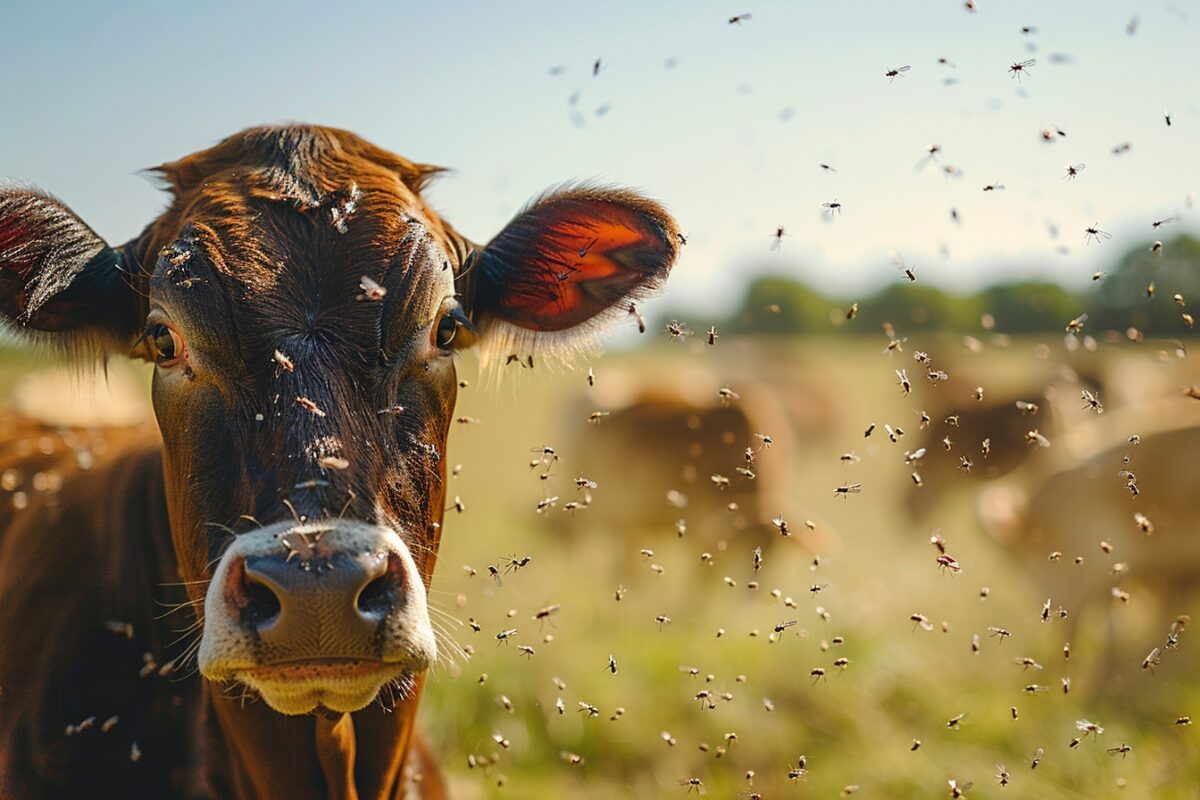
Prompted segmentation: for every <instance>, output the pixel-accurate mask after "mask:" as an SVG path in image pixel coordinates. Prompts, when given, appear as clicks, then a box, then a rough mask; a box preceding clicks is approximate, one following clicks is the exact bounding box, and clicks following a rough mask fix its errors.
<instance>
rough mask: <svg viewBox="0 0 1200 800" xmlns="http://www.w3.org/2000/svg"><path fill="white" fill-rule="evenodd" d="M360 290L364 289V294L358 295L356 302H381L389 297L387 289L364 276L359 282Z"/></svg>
mask: <svg viewBox="0 0 1200 800" xmlns="http://www.w3.org/2000/svg"><path fill="white" fill-rule="evenodd" d="M358 288H360V289H362V292H363V293H362V294H360V295H358V296H357V297H356V298H354V299H355V300H369V301H371V302H379V301H380V300H382V299H383V298H384V297H385V296H386V295H387V289H385V288H383V287H382V286H380V285H379V284H378V283H376V282H375V281H373V280H371V279H370V278H369V277H367V276H366V275H363V276H362V278H361V279H360V280H359V282H358Z"/></svg>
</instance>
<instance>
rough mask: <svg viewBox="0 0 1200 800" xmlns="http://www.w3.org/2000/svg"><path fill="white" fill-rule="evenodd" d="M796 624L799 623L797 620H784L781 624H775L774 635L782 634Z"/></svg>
mask: <svg viewBox="0 0 1200 800" xmlns="http://www.w3.org/2000/svg"><path fill="white" fill-rule="evenodd" d="M797 622H799V620H794V619H789V620H784V621H783V622H777V623H775V633H783V632H784V631H786V630H787V629H788V628H791V627H793V626H794V625H796V623H797Z"/></svg>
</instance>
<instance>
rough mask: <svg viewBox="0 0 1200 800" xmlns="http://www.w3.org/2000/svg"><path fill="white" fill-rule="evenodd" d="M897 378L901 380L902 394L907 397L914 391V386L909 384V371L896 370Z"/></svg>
mask: <svg viewBox="0 0 1200 800" xmlns="http://www.w3.org/2000/svg"><path fill="white" fill-rule="evenodd" d="M896 378H897V379H898V380H899V383H900V394H902V395H904V396H905V397H907V396H908V393H909V392H911V391H912V384H911V383H909V382H908V373H907V371H905V370H902V369H898V370H896Z"/></svg>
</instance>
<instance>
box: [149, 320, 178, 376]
mask: <svg viewBox="0 0 1200 800" xmlns="http://www.w3.org/2000/svg"><path fill="white" fill-rule="evenodd" d="M142 339H143V341H145V342H146V346H147V350H148V351H149V355H150V357H151V358H153V359H154V363H156V364H158V365H159V366H162V367H171V366H174V365H175V364H176V363H178V362H179V360H180V359H181V358H182V356H183V354H184V345H183V337H181V336H180V335H179V332H178V331H176V330H175V329H174V328H171V327H169V326H167V325H164V324H162V323H161V322H155V323H152V324H151V325H150V326H149V327H148V328H146V333H145V334H143V336H142Z"/></svg>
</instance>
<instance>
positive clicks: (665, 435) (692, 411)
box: [569, 369, 794, 552]
mask: <svg viewBox="0 0 1200 800" xmlns="http://www.w3.org/2000/svg"><path fill="white" fill-rule="evenodd" d="M614 385H616V388H615V389H614ZM720 388H721V384H719V383H718V382H717V381H716V378H715V376H714V375H712V374H711V373H709V372H707V371H705V370H698V369H697V370H690V371H676V372H669V371H668V372H665V373H664V372H663V371H662V370H659V371H658V373H657V374H656V375H655V376H654V377H649V376H642V377H639V376H633V375H629V376H622V375H619V374H613V373H612V371H609V372H607V373H606V374H605V375H604V376H603V387H600V386H598V387H597V390H596V394H595V398H596V401H597V402H598V403H599V404H600V405H602V406H603V408H604V409H605V412H604V413H605V414H606V416H604V417H599V418H597V419H596V423H595V424H589V425H582V426H579V427H578V428H577V430H578V431H579V433H578V436H577V437H576V441H575V443H574V446H573V447H572V448H571V452H572V455H573V456H574V458H573V459H571V461H572V462H578V468H579V471H580V474H581V475H582V476H584V477H585V478H587V479H589V480H591V481H593V482H594V483H596V484H597V485H598V486H597V488H596V489H595V491H594V492H589V493H588V494H587V495H585V497H591V498H592V502H589V503H588V506H587V508H586V511H585V510H583V509H581V510H580V511H579V513H577V514H575V515H573V517H571V518H569V519H571V521H572V522H573V526H578V527H589V528H595V527H603V528H605V529H612V530H615V531H619V532H620V533H621V534H622V535H623V536H624V537H626V538H628V539H629V540H630V541H631V542H638V543H640V544H638V547H641V546H643V545H644V543H645V539H644V535H645V534H649V535H650V538H651V540H652V539H653V538H657V536H664V535H666V536H670V537H672V538H673V537H675V536H676V534H677V532H680V531H682V532H683V533H684V534H685V535H687V536H688V537H689V538H691V539H696V540H698V541H702V542H706V543H720V542H724V541H727V540H729V539H732V538H735V537H737V538H739V539H740V540H742V541H754V543H755V544H762V543H764V542H770V541H774V540H775V539H777V538H779V533H778V531H777V530H776V529H775V527H774V526H773V525H772V524H771V519H772V518H774V517H776V516H778V515H779V514H780V513H781V512H782V511H783V510H784V509H785V508H788V507H789V506H790V505H791V502H790V500H791V494H792V492H793V489H794V480H793V479H792V474H791V469H792V458H791V455H792V454H791V448H790V443H791V441H792V440H793V438H794V437H793V435H792V431H791V426H790V424H789V422H788V419H787V416H786V414H785V412H784V410H783V408H782V407H781V405H780V403H779V402H778V400H777V395H775V394H774V393H773V392H764V391H761V390H758V388H757V387H754V386H745V387H743V386H741V385H740V384H739V388H740V389H741V391H739V392H738V393H737V396H736V398H734V397H732V396H730V397H727V398H722V397H721V396H720V395H719V389H720ZM590 399H591V397H590V396H589V400H590ZM593 407H594V406H588V407H581V408H580V410H579V412H577V413H576V414H575V418H576V419H583V418H587V416H588V415H587V413H586V411H585V410H584V409H585V408H593ZM767 443H770V444H769V446H768V444H767ZM617 485H620V486H622V487H628V488H623V489H622V491H621V494H620V496H616V495H611V494H610V493H609V492H608V491H606V489H607V488H608V487H613V486H617ZM747 536H751V538H745V537H747ZM636 549H637V548H634V552H636Z"/></svg>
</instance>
